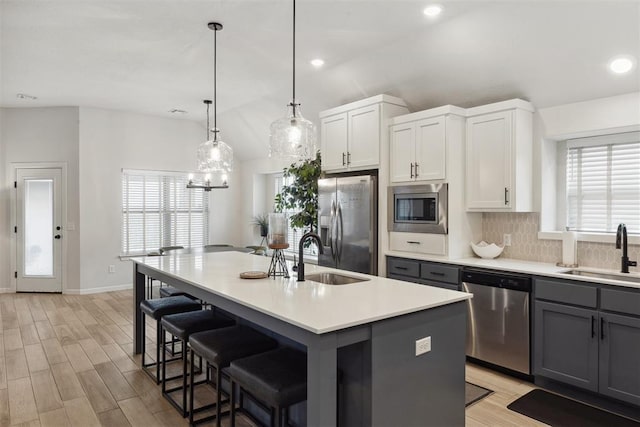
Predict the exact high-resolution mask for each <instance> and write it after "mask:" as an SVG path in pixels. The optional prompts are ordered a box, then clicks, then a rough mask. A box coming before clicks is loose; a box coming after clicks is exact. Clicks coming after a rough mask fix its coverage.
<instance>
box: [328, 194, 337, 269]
mask: <svg viewBox="0 0 640 427" xmlns="http://www.w3.org/2000/svg"><path fill="white" fill-rule="evenodd" d="M335 222H336V202H335V200H332V201H331V219H330V221H329V249H330V250H331V259H333V261H335V260H336V250H335V248H334V240H335V239H334V238H333V233H334V230H335V229H336V224H335Z"/></svg>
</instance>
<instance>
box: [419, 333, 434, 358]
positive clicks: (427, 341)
mask: <svg viewBox="0 0 640 427" xmlns="http://www.w3.org/2000/svg"><path fill="white" fill-rule="evenodd" d="M430 351H431V337H426V338H421V339H419V340H416V356H420V355H421V354H425V353H428V352H430Z"/></svg>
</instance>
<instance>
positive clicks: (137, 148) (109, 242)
mask: <svg viewBox="0 0 640 427" xmlns="http://www.w3.org/2000/svg"><path fill="white" fill-rule="evenodd" d="M203 133H204V129H203V128H202V126H201V125H200V124H199V123H196V122H192V121H187V120H178V119H166V118H160V117H154V116H148V115H143V114H134V113H127V112H119V111H111V110H102V109H96V108H80V218H81V223H80V230H81V233H80V235H81V242H80V246H81V262H82V269H81V283H82V288H83V290H85V291H86V290H97V288H102V287H117V286H120V285H123V286H124V285H128V284H130V283H131V280H132V273H131V263H130V262H128V261H125V262H120V260H119V258H118V255H119V254H120V230H121V208H122V202H121V171H122V169H123V168H124V169H151V170H167V171H193V170H194V169H195V163H196V148H197V146H198V144H199V143H200V142H202V141H201V140H202V138H203ZM238 176H239V174H238V173H234V174H233V175H232V176H231V177H230V188H229V189H226V190H213V191H212V192H211V198H210V200H211V204H210V207H211V217H210V224H211V230H210V241H211V242H212V243H230V244H240V243H242V241H241V240H240V239H238V233H237V231H236V230H237V225H236V224H237V214H236V212H237V210H238V209H237V203H238V197H237V195H238V194H241V192H242V191H241V189H240V187H239V185H238V182H239V179H238ZM109 265H115V273H113V274H110V273H108V266H109Z"/></svg>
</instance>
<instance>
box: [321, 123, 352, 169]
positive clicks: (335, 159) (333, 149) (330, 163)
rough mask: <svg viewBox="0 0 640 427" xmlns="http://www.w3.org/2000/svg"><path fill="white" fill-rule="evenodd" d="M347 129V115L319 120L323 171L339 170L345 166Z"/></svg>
mask: <svg viewBox="0 0 640 427" xmlns="http://www.w3.org/2000/svg"><path fill="white" fill-rule="evenodd" d="M347 129H348V127H347V113H340V114H334V115H333V116H329V117H325V118H323V119H322V120H320V134H321V135H322V151H321V152H322V168H323V169H329V170H330V169H340V168H342V167H343V166H344V165H345V163H346V153H345V147H346V146H347Z"/></svg>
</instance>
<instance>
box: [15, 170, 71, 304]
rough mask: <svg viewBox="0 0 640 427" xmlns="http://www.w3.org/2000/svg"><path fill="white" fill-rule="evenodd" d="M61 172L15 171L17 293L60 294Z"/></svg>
mask: <svg viewBox="0 0 640 427" xmlns="http://www.w3.org/2000/svg"><path fill="white" fill-rule="evenodd" d="M61 181H62V170H61V169H58V168H51V169H17V171H16V183H17V186H16V190H17V197H16V202H17V205H16V224H17V245H16V248H17V252H18V253H17V257H16V259H17V280H16V290H17V291H18V292H62V236H63V234H62V231H63V230H62V223H61V220H62V203H61V200H60V197H61V192H60V185H61Z"/></svg>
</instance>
